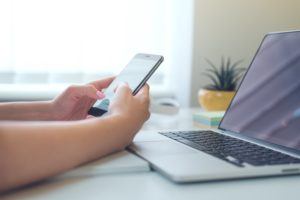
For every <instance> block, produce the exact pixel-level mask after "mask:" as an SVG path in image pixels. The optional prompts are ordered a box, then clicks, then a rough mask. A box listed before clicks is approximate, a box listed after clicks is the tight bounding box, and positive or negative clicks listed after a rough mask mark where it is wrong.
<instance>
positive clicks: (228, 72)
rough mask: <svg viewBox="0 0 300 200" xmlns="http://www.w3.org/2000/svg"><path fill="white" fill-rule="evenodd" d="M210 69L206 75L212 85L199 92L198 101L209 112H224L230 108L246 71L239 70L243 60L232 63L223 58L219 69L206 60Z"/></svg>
mask: <svg viewBox="0 0 300 200" xmlns="http://www.w3.org/2000/svg"><path fill="white" fill-rule="evenodd" d="M206 62H207V63H208V65H209V66H210V68H208V69H206V72H205V73H204V75H206V76H207V77H208V78H209V79H210V80H211V84H209V85H207V86H205V87H204V88H202V89H200V90H199V93H198V99H199V103H200V105H201V107H202V108H203V109H205V110H207V111H223V110H226V109H227V107H228V106H229V104H230V102H231V100H232V98H233V96H234V94H235V90H236V88H237V85H238V83H239V80H240V78H241V77H242V76H243V74H244V71H245V69H244V68H239V67H238V66H239V65H240V64H241V62H242V61H241V60H240V61H237V62H234V63H232V62H231V59H230V58H228V59H227V60H225V59H224V57H222V61H221V66H220V68H219V69H218V68H217V67H216V66H215V65H214V64H213V63H212V62H211V61H210V60H208V59H206Z"/></svg>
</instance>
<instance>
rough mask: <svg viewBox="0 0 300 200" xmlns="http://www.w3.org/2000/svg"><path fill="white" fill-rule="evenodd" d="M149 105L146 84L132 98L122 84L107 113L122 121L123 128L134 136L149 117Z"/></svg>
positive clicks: (147, 86) (128, 90) (125, 85)
mask: <svg viewBox="0 0 300 200" xmlns="http://www.w3.org/2000/svg"><path fill="white" fill-rule="evenodd" d="M149 105H150V97H149V85H147V84H146V85H145V86H144V87H143V88H142V89H141V90H140V91H139V92H138V93H137V94H136V95H135V96H133V95H132V91H131V89H130V88H129V87H128V85H127V84H125V83H123V84H121V85H120V86H118V87H117V89H116V92H115V96H114V98H113V99H112V101H111V103H110V106H109V109H108V111H109V113H110V115H111V116H119V117H121V118H122V119H124V121H125V123H126V124H125V125H124V128H128V129H130V132H131V133H133V134H135V133H136V132H137V131H138V130H139V129H140V128H141V127H142V125H143V124H144V122H145V121H147V120H148V118H149V117H150V112H149Z"/></svg>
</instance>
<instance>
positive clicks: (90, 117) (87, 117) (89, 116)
mask: <svg viewBox="0 0 300 200" xmlns="http://www.w3.org/2000/svg"><path fill="white" fill-rule="evenodd" d="M92 118H95V117H94V116H93V115H88V116H86V119H92Z"/></svg>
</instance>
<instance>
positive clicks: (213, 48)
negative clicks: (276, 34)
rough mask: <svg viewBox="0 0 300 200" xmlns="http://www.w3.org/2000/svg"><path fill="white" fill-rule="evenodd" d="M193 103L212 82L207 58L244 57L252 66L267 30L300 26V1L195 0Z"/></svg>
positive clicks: (195, 103) (290, 28)
mask: <svg viewBox="0 0 300 200" xmlns="http://www.w3.org/2000/svg"><path fill="white" fill-rule="evenodd" d="M194 9H195V10H194V13H195V14H194V23H195V24H194V25H195V27H194V52H193V69H192V79H191V81H192V84H191V94H192V95H191V99H190V103H191V105H193V106H195V105H198V104H197V91H198V89H199V88H200V87H202V86H204V85H205V84H207V83H208V79H207V78H206V77H204V76H203V75H202V74H201V72H203V70H204V69H205V68H206V67H207V64H206V62H205V61H204V59H203V58H208V59H210V60H212V61H213V62H215V63H218V64H219V63H220V59H221V56H223V55H224V56H230V57H231V58H232V59H234V60H239V59H244V62H243V65H242V66H243V67H248V65H249V62H250V61H251V59H252V57H253V55H254V53H255V51H256V49H257V47H258V45H259V43H260V41H261V39H262V37H263V35H264V34H265V33H267V32H273V31H280V30H293V29H300V1H299V0H251V1H245V0H225V1H222V0H195V8H194Z"/></svg>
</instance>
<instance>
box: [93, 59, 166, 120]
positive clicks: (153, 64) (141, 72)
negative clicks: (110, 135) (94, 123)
mask: <svg viewBox="0 0 300 200" xmlns="http://www.w3.org/2000/svg"><path fill="white" fill-rule="evenodd" d="M162 61H163V57H162V56H159V55H150V54H137V55H135V56H134V57H133V59H132V60H131V61H130V62H129V63H128V64H127V66H126V67H125V68H124V69H123V70H122V71H121V73H120V74H119V75H118V76H117V77H116V78H115V80H113V82H112V83H111V84H110V85H109V87H108V88H107V89H106V90H105V91H104V94H105V99H103V100H98V101H96V103H95V104H94V106H93V107H92V108H91V109H90V111H89V114H91V115H93V116H101V115H102V114H104V113H105V112H107V110H108V107H109V103H110V100H111V99H112V98H113V96H114V93H115V89H116V88H117V87H118V85H119V84H120V83H122V82H125V83H128V85H129V87H130V88H131V90H132V92H133V95H135V94H136V93H137V92H138V90H139V89H140V88H141V87H142V86H143V85H144V84H145V83H146V81H147V80H148V79H149V78H150V76H151V75H152V74H153V73H154V71H155V70H156V69H157V68H158V66H159V65H160V64H161V62H162Z"/></svg>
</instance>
